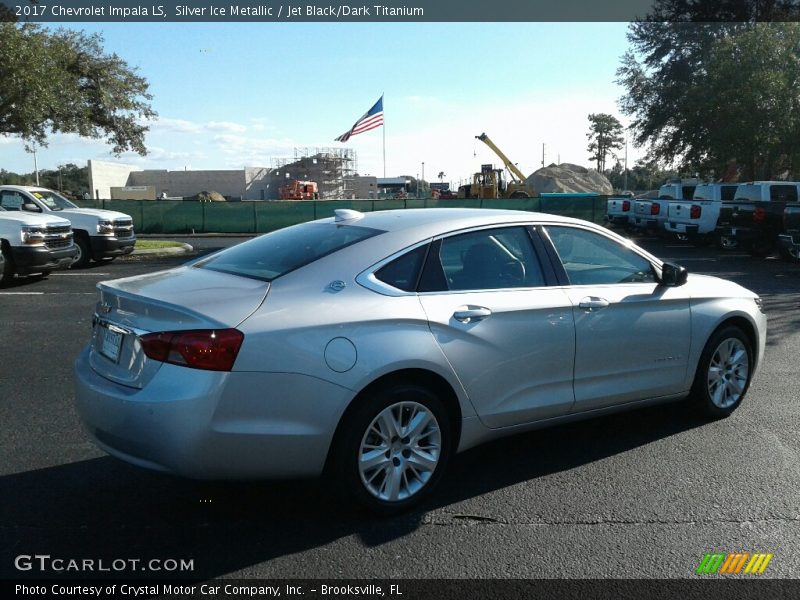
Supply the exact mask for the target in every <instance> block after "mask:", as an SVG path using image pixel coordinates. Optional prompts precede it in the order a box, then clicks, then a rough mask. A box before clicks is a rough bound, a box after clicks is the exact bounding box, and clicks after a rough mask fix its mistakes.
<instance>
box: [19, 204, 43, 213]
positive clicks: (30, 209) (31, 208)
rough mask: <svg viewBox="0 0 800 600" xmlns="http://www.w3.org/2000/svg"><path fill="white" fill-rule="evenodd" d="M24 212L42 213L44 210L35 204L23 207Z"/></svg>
mask: <svg viewBox="0 0 800 600" xmlns="http://www.w3.org/2000/svg"><path fill="white" fill-rule="evenodd" d="M22 210H25V211H28V212H42V209H41V208H39V207H38V206H36V205H35V204H34V203H33V202H31V203H26V204H23V205H22Z"/></svg>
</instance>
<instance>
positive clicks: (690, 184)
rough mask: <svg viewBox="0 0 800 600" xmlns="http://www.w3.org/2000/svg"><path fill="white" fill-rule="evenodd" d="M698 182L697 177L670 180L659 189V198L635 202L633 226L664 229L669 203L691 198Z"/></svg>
mask: <svg viewBox="0 0 800 600" xmlns="http://www.w3.org/2000/svg"><path fill="white" fill-rule="evenodd" d="M697 183H698V182H697V180H696V179H690V180H688V181H674V180H673V181H668V182H667V183H665V184H664V185H662V186H661V187H660V188H659V189H658V198H652V199H642V200H637V201H636V202H634V206H633V226H634V227H636V228H637V229H649V230H655V231H660V230H663V229H664V223H665V222H666V220H667V212H668V209H669V203H670V202H672V201H673V200H691V199H692V196H694V189H695V187H696V186H697Z"/></svg>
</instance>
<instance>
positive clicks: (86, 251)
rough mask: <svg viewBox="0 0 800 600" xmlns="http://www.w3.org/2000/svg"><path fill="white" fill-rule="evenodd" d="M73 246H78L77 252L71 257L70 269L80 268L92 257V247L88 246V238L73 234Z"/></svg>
mask: <svg viewBox="0 0 800 600" xmlns="http://www.w3.org/2000/svg"><path fill="white" fill-rule="evenodd" d="M75 246H76V247H77V248H78V253H77V254H76V255H75V258H73V259H72V264H71V265H70V268H71V269H81V268H83V267H85V266H86V265H88V264H89V261H90V260H91V259H92V249H91V248H90V247H89V240H87V239H86V238H85V237H84V236H82V235H76V236H75Z"/></svg>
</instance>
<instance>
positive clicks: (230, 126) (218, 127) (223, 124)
mask: <svg viewBox="0 0 800 600" xmlns="http://www.w3.org/2000/svg"><path fill="white" fill-rule="evenodd" d="M206 129H208V130H210V131H226V132H228V133H244V132H245V131H247V127H245V126H244V125H240V124H239V123H232V122H231V121H209V122H208V123H206Z"/></svg>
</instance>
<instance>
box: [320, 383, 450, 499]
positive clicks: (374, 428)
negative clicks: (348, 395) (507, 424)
mask: <svg viewBox="0 0 800 600" xmlns="http://www.w3.org/2000/svg"><path fill="white" fill-rule="evenodd" d="M345 419H346V420H345V421H344V422H343V423H342V425H341V429H340V431H339V434H338V435H337V436H336V440H335V442H334V447H333V448H332V452H333V454H332V456H331V458H332V459H333V460H332V464H331V467H332V468H331V470H330V472H329V475H330V476H331V477H333V478H334V479H335V481H334V482H333V483H334V484H335V485H337V487H339V490H340V491H341V492H343V493H344V494H345V496H346V497H349V498H354V499H355V500H357V501H358V502H359V503H360V504H361V505H362V506H364V507H366V508H368V509H369V510H371V511H373V512H376V513H379V514H384V515H387V514H394V513H397V512H400V511H403V510H407V509H408V508H410V507H411V506H413V505H415V504H417V503H418V502H419V501H420V500H422V498H424V497H425V496H427V495H428V494H429V493H430V492H431V490H432V489H433V488H434V487H435V486H436V484H437V483H438V482H439V479H440V478H441V476H442V472H443V471H444V469H445V467H446V466H447V462H448V459H449V456H450V449H451V445H452V439H451V433H450V421H449V419H448V415H447V410H446V409H445V407H444V404H443V403H442V402H441V400H439V398H438V397H437V396H436V395H435V394H434V393H432V392H431V391H430V390H428V389H426V388H424V387H421V386H418V385H413V384H405V385H404V384H395V385H392V386H389V387H386V388H383V389H379V390H376V391H375V392H373V393H371V394H369V395H368V396H366V397H364V398H362V399H361V402H360V404H359V405H358V407H357V408H355V409H354V410H353V411H352V412H351V413H350V414H348V415H346V416H345Z"/></svg>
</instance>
